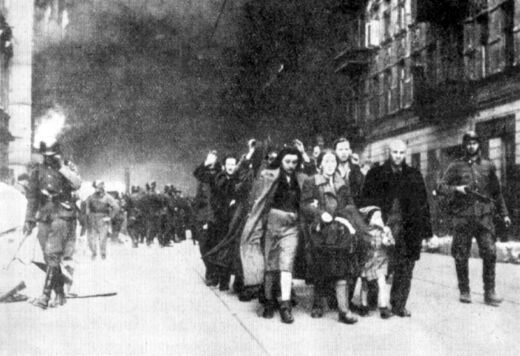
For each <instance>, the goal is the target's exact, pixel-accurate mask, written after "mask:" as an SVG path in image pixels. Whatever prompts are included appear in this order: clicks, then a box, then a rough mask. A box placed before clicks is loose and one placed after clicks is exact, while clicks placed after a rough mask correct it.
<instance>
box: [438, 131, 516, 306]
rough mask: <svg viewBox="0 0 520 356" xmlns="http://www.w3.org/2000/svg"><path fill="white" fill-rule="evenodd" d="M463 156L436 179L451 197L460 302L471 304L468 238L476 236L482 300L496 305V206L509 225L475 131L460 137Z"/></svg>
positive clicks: (493, 171)
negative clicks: (481, 262) (439, 179)
mask: <svg viewBox="0 0 520 356" xmlns="http://www.w3.org/2000/svg"><path fill="white" fill-rule="evenodd" d="M462 146H463V148H464V150H465V155H464V157H462V158H461V159H458V160H456V161H454V162H453V163H451V164H450V165H449V166H448V168H447V170H446V172H445V173H444V175H443V177H442V179H441V181H440V182H439V186H438V192H439V193H440V194H443V195H446V196H448V197H450V198H451V201H450V204H449V210H450V211H451V214H452V216H453V218H452V227H453V244H452V249H451V253H452V255H453V258H454V259H455V270H456V272H457V280H458V283H459V291H460V298H459V300H460V301H461V302H462V303H471V294H470V288H469V273H468V259H469V256H470V251H471V240H472V238H473V237H475V238H476V239H477V244H478V247H479V252H480V257H481V258H482V261H483V276H482V277H483V281H484V302H485V303H486V304H488V305H492V306H498V305H499V304H500V303H501V302H502V299H501V298H499V297H498V296H497V294H496V292H495V264H496V258H497V253H496V246H495V242H496V239H495V238H496V236H495V226H494V224H493V216H494V214H495V209H498V213H499V214H500V216H501V218H502V219H503V220H504V223H505V225H506V226H509V225H510V224H511V220H510V219H509V216H508V212H507V207H506V204H505V202H504V197H503V196H502V191H501V188H500V182H499V181H498V178H497V175H496V168H495V165H494V164H493V162H491V161H489V160H488V159H486V158H484V157H482V156H481V152H480V138H479V136H478V135H477V134H476V133H475V132H474V131H468V132H466V133H465V134H464V136H463V137H462Z"/></svg>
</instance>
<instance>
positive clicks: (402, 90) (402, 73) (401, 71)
mask: <svg viewBox="0 0 520 356" xmlns="http://www.w3.org/2000/svg"><path fill="white" fill-rule="evenodd" d="M397 74H398V78H399V83H398V85H399V107H401V108H404V107H405V106H406V67H405V65H404V61H401V62H400V63H399V65H398V66H397Z"/></svg>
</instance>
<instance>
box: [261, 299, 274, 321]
mask: <svg viewBox="0 0 520 356" xmlns="http://www.w3.org/2000/svg"><path fill="white" fill-rule="evenodd" d="M274 309H275V302H274V300H266V302H265V304H264V312H263V313H262V317H264V318H265V319H272V318H273V317H274Z"/></svg>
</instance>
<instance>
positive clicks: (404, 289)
mask: <svg viewBox="0 0 520 356" xmlns="http://www.w3.org/2000/svg"><path fill="white" fill-rule="evenodd" d="M394 259H395V260H394V262H393V272H394V281H393V283H392V289H391V290H390V304H392V308H393V309H396V310H402V309H404V308H406V301H407V300H408V296H409V294H410V288H411V286H412V275H413V268H414V267H415V260H411V259H409V258H407V257H404V256H399V255H397V256H394Z"/></svg>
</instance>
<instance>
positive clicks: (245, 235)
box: [240, 168, 306, 286]
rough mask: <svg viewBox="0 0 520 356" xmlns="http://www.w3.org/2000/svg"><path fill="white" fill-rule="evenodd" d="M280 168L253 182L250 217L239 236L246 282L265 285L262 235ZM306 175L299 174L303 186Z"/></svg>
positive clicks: (268, 171) (269, 170)
mask: <svg viewBox="0 0 520 356" xmlns="http://www.w3.org/2000/svg"><path fill="white" fill-rule="evenodd" d="M279 176H280V169H279V168H277V169H266V170H264V171H262V172H261V173H260V175H259V177H258V179H257V180H256V181H255V182H254V183H253V188H252V191H251V199H252V207H251V210H250V212H249V214H248V216H247V220H246V223H245V225H244V229H243V231H242V235H241V237H240V258H241V261H242V268H243V273H244V285H246V286H253V285H259V284H262V283H263V281H264V274H265V260H264V251H263V237H264V233H265V227H266V226H265V225H266V221H265V220H266V216H267V212H269V210H270V206H271V203H272V200H273V195H274V192H275V191H276V188H277V182H278V178H279ZM305 177H306V176H305V175H304V174H297V180H298V184H299V186H300V189H301V188H302V185H303V181H304V179H305Z"/></svg>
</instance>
